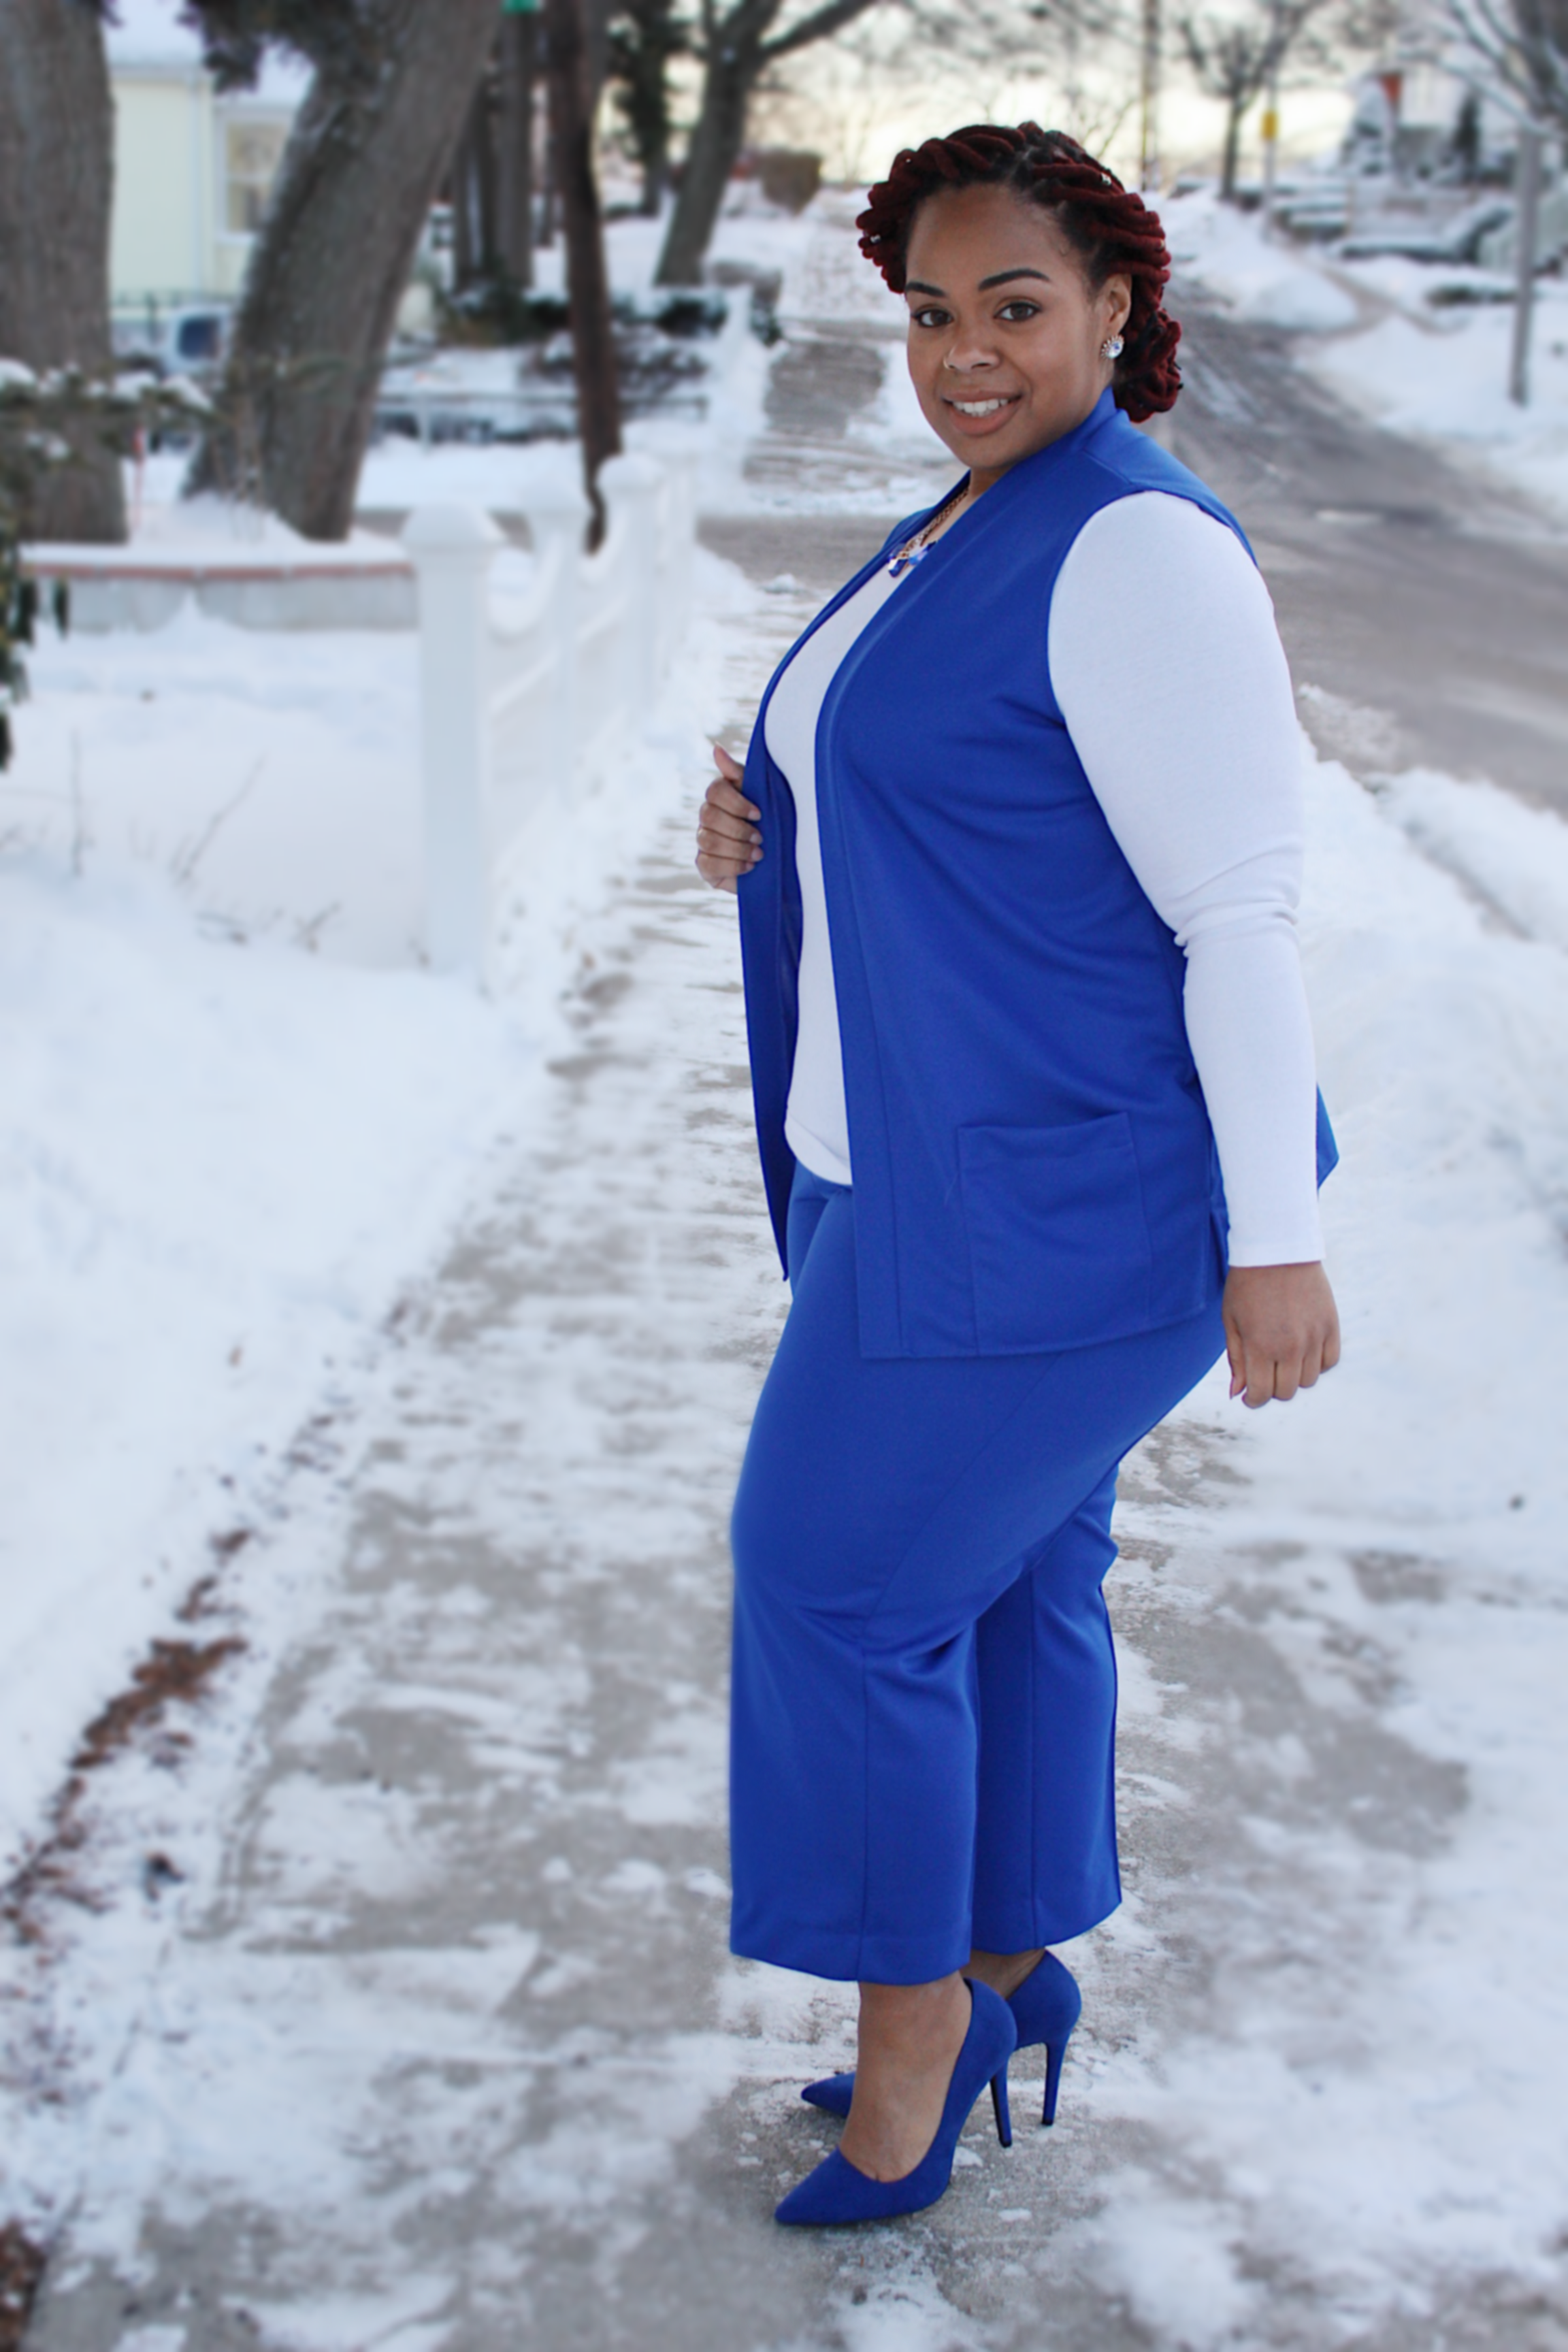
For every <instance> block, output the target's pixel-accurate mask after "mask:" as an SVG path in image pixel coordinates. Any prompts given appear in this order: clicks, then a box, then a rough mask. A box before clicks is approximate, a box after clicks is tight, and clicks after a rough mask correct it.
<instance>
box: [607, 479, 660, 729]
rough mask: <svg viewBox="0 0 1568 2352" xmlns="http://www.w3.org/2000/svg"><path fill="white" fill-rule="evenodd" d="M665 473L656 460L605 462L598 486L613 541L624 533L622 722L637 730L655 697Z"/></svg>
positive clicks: (621, 661)
mask: <svg viewBox="0 0 1568 2352" xmlns="http://www.w3.org/2000/svg"><path fill="white" fill-rule="evenodd" d="M599 484H600V488H602V489H603V491H604V493H605V498H606V499H608V500H609V505H610V518H611V531H612V535H613V533H614V530H615V527H616V524H617V523H619V524H620V526H621V528H622V529H623V530H625V532H626V626H625V630H624V632H623V635H622V638H621V645H620V649H619V650H620V659H619V664H618V667H619V669H620V674H621V691H622V694H623V696H624V697H625V701H626V718H627V719H629V720H630V721H631V723H632V725H633V726H637V725H640V723H641V721H642V720H643V719H646V718H647V714H648V712H649V711H650V710H651V709H652V708H653V705H654V701H655V698H657V696H658V501H659V492H660V490H661V489H662V488H663V487H664V468H663V467H662V466H660V465H659V464H658V461H657V460H656V459H655V458H652V457H638V456H636V455H627V456H625V457H608V458H606V459H605V463H604V464H603V465H602V466H601V467H600V468H599Z"/></svg>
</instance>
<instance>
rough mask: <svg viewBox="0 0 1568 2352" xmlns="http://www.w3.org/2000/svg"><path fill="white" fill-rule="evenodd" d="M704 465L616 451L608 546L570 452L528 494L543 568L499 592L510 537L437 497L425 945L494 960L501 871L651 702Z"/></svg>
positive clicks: (452, 956) (684, 603)
mask: <svg viewBox="0 0 1568 2352" xmlns="http://www.w3.org/2000/svg"><path fill="white" fill-rule="evenodd" d="M694 471H695V461H694V459H692V458H691V457H688V456H687V455H686V454H685V453H677V454H671V455H670V456H668V457H663V458H660V459H656V458H654V457H648V456H645V455H640V454H639V455H636V456H627V457H613V458H611V459H610V460H609V461H608V463H607V464H606V465H605V467H603V468H602V469H601V471H600V475H599V484H600V488H601V490H602V491H603V494H604V498H605V505H606V508H607V510H608V529H607V530H606V531H605V540H604V543H603V545H602V546H601V547H600V548H599V549H598V550H597V551H595V553H594V554H593V555H586V554H584V552H583V538H584V526H585V524H586V521H587V517H588V503H587V499H586V498H585V497H584V493H583V491H582V489H581V488H580V487H579V486H578V484H577V482H576V480H575V478H574V476H573V474H572V473H571V472H569V471H568V470H567V469H566V467H565V466H564V465H563V467H562V469H561V470H560V471H559V472H557V473H546V474H544V475H542V477H541V478H539V480H538V482H537V485H536V486H535V487H534V488H532V489H531V490H530V491H529V492H528V493H527V494H525V496H524V498H523V499H522V500H521V505H522V509H523V512H524V514H525V515H526V517H527V520H528V526H529V532H530V536H531V540H532V542H533V559H532V565H531V572H530V574H529V576H528V577H527V579H526V581H523V582H521V583H519V587H518V589H517V591H516V592H512V591H510V589H507V590H503V591H502V593H497V590H496V587H495V584H494V583H492V580H491V576H490V575H491V571H492V567H493V566H494V563H495V559H496V555H497V552H498V551H499V550H500V547H501V546H502V544H503V540H502V534H501V533H500V530H498V529H497V527H496V525H495V524H494V522H492V521H491V520H490V518H489V515H488V514H486V513H485V512H483V510H482V509H479V508H478V507H470V506H425V507H419V508H416V509H415V511H414V512H413V513H412V514H411V515H410V517H409V519H408V521H407V523H406V525H405V528H404V532H403V544H404V546H405V548H406V550H407V551H408V556H409V560H410V562H412V563H413V565H414V567H415V571H416V573H417V575H418V583H419V680H420V698H421V715H420V736H421V740H420V758H421V763H422V770H423V780H424V801H425V876H426V884H425V891H426V896H425V904H426V953H427V954H428V957H429V960H430V962H431V963H432V964H433V965H434V966H435V967H436V969H437V971H461V970H468V971H472V972H474V973H475V974H476V976H478V977H479V978H481V979H482V978H483V977H484V976H485V975H486V973H487V971H488V967H489V942H490V937H491V913H492V908H493V904H494V899H495V894H496V887H497V877H498V875H499V874H500V873H501V872H502V871H503V870H504V866H505V863H506V858H507V853H508V850H509V848H510V845H512V843H513V842H514V841H515V840H516V837H517V835H518V834H519V832H520V830H521V827H522V826H523V825H524V824H526V823H527V821H528V819H529V817H530V816H531V814H533V813H534V812H535V811H536V809H537V808H538V805H539V801H540V796H541V795H542V794H543V793H555V794H558V795H561V796H563V797H564V796H568V795H569V794H570V793H571V792H572V790H573V787H574V781H575V779H576V778H577V777H579V776H580V775H581V774H582V773H583V772H584V771H585V770H587V769H590V768H591V767H592V766H593V764H594V763H595V761H600V760H604V759H607V758H609V757H612V756H613V754H614V751H615V747H616V742H617V740H624V739H625V737H626V733H627V731H628V730H630V729H632V728H633V727H635V726H636V725H637V723H638V721H639V719H640V718H641V717H642V715H643V714H644V713H645V712H646V711H647V709H649V707H650V705H651V704H652V702H653V701H654V698H655V697H656V695H657V693H658V685H659V681H660V679H661V678H662V677H663V675H664V673H665V671H666V669H667V668H668V664H669V661H670V659H671V656H672V655H673V653H674V651H675V647H676V645H677V643H678V641H679V636H680V633H681V630H682V629H683V627H684V625H685V622H686V618H687V614H688V612H689V605H690V594H691V561H692V551H693V547H694V545H695V540H696V510H695V494H694V480H693V476H694Z"/></svg>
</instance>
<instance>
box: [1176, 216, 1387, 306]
mask: <svg viewBox="0 0 1568 2352" xmlns="http://www.w3.org/2000/svg"><path fill="white" fill-rule="evenodd" d="M1160 218H1161V220H1162V222H1163V225H1164V230H1165V239H1166V242H1167V244H1168V245H1169V246H1170V248H1171V255H1172V259H1173V262H1174V265H1175V268H1176V269H1177V270H1178V271H1186V272H1188V273H1190V274H1191V275H1193V276H1195V277H1198V278H1202V280H1203V282H1204V284H1205V287H1206V288H1207V289H1209V291H1210V292H1211V293H1212V294H1215V295H1217V296H1218V298H1219V299H1220V300H1221V301H1222V302H1224V303H1225V305H1226V308H1227V309H1229V310H1233V311H1234V312H1235V313H1236V315H1237V317H1238V318H1242V319H1247V320H1250V321H1251V322H1252V323H1253V324H1254V325H1257V326H1260V327H1285V328H1291V329H1296V330H1299V331H1303V332H1307V333H1318V334H1321V333H1323V332H1325V331H1331V330H1334V329H1336V328H1342V327H1351V326H1353V325H1354V324H1355V322H1356V315H1357V313H1356V305H1355V303H1354V301H1353V300H1352V299H1351V297H1350V296H1349V295H1348V294H1346V293H1345V292H1344V291H1343V289H1342V288H1340V287H1338V286H1336V285H1334V284H1333V282H1332V281H1331V279H1330V278H1326V277H1325V276H1324V275H1323V273H1322V271H1321V269H1317V268H1312V267H1311V266H1310V264H1309V263H1306V262H1303V261H1301V260H1300V259H1298V258H1297V257H1296V255H1295V253H1294V252H1293V251H1292V249H1291V248H1290V247H1288V246H1285V245H1278V244H1271V243H1269V242H1268V240H1267V239H1266V238H1265V237H1264V236H1263V235H1262V234H1261V229H1260V225H1259V223H1258V216H1257V215H1256V214H1252V213H1244V212H1242V211H1241V210H1239V208H1238V207H1237V205H1227V204H1222V203H1221V201H1220V199H1219V197H1218V195H1217V194H1215V191H1214V190H1213V189H1212V188H1199V189H1194V190H1193V191H1192V193H1191V194H1186V195H1180V196H1167V197H1165V198H1163V200H1162V202H1161V205H1160Z"/></svg>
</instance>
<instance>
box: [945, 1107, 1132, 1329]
mask: <svg viewBox="0 0 1568 2352" xmlns="http://www.w3.org/2000/svg"><path fill="white" fill-rule="evenodd" d="M958 1164H959V1171H960V1177H961V1181H962V1184H963V1215H964V1223H965V1224H966V1226H967V1228H968V1233H969V1262H970V1270H971V1276H972V1278H973V1285H974V1327H975V1341H976V1344H977V1346H978V1348H979V1349H980V1352H981V1353H982V1355H1016V1354H1019V1353H1021V1352H1033V1351H1034V1350H1036V1349H1040V1350H1042V1351H1043V1350H1045V1349H1054V1348H1087V1347H1093V1346H1094V1345H1096V1344H1097V1343H1098V1342H1099V1341H1100V1340H1102V1339H1121V1338H1123V1337H1125V1335H1126V1334H1127V1333H1129V1332H1131V1331H1142V1330H1146V1329H1147V1328H1148V1326H1149V1316H1150V1292H1151V1286H1152V1254H1151V1251H1150V1245H1149V1227H1148V1223H1147V1220H1146V1219H1145V1216H1144V1213H1143V1191H1142V1184H1141V1182H1140V1181H1139V1175H1138V1159H1137V1154H1136V1153H1135V1151H1134V1150H1133V1148H1132V1129H1131V1121H1130V1120H1129V1118H1128V1117H1127V1114H1126V1112H1125V1111H1113V1112H1111V1113H1110V1115H1109V1116H1108V1117H1107V1118H1089V1119H1084V1120H1082V1121H1081V1122H1079V1124H1078V1125H1076V1126H1072V1127H963V1128H960V1129H959V1131H958Z"/></svg>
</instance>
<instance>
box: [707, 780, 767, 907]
mask: <svg viewBox="0 0 1568 2352" xmlns="http://www.w3.org/2000/svg"><path fill="white" fill-rule="evenodd" d="M713 759H714V763H715V765H716V766H717V767H718V768H719V771H720V772H719V774H718V775H717V776H715V777H714V779H713V782H711V783H710V785H709V787H708V790H707V792H706V793H705V794H704V795H703V800H702V808H701V813H700V815H699V817H698V820H697V871H698V872H699V874H700V875H701V877H702V878H703V880H704V881H705V882H709V883H711V885H712V886H713V887H714V888H715V889H716V890H733V889H734V888H735V887H736V884H737V883H738V882H739V880H740V877H741V876H742V874H749V873H750V872H751V870H752V866H755V865H756V863H757V861H758V859H759V858H760V857H761V856H762V854H763V836H762V835H761V833H760V832H759V831H758V828H757V823H756V820H757V818H758V816H759V815H760V814H761V812H760V810H759V809H758V808H757V807H756V805H755V803H753V802H752V801H749V800H748V799H747V798H746V795H745V793H743V792H742V789H741V780H742V776H743V774H744V770H743V769H742V767H741V766H740V764H739V762H738V761H735V760H732V759H731V756H730V754H729V752H728V751H725V750H724V748H723V746H722V744H720V743H715V744H714V746H713Z"/></svg>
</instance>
